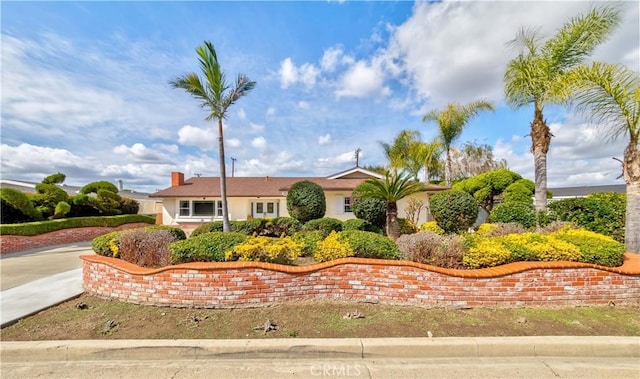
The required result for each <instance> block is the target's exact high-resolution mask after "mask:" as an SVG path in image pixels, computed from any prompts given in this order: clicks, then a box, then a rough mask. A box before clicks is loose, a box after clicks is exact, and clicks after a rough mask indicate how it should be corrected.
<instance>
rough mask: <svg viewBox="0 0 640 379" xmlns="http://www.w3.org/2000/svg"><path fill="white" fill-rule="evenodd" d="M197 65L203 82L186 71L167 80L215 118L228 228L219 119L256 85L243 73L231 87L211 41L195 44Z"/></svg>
mask: <svg viewBox="0 0 640 379" xmlns="http://www.w3.org/2000/svg"><path fill="white" fill-rule="evenodd" d="M196 53H197V54H198V61H199V62H200V69H201V70H202V74H203V75H204V77H205V80H204V82H203V81H202V80H201V79H200V77H199V76H198V75H197V74H195V73H189V74H186V75H183V76H180V77H178V78H177V79H175V80H173V81H170V82H169V84H171V85H172V86H173V88H182V89H183V90H185V91H186V92H187V93H189V94H190V95H191V96H193V97H194V98H196V99H197V100H199V101H200V102H201V104H200V105H201V107H202V108H208V110H209V112H210V113H209V115H208V116H207V117H206V118H205V119H206V120H207V121H209V120H211V119H217V120H218V151H219V157H220V158H219V159H220V195H221V197H222V225H223V227H222V230H223V231H225V232H228V231H231V223H230V222H229V210H228V205H227V176H226V170H225V158H224V139H223V135H222V120H223V119H224V118H226V115H227V109H228V108H229V107H230V106H231V105H232V104H233V103H235V102H236V100H238V99H239V98H241V97H242V96H244V95H246V94H248V93H249V92H250V91H251V90H252V89H253V88H254V87H255V85H256V82H254V81H251V80H249V78H248V77H247V76H245V75H242V74H240V75H238V77H237V78H236V82H235V85H234V86H233V87H230V86H229V84H228V83H227V80H226V77H225V74H224V72H223V71H222V69H221V68H220V63H219V62H218V57H217V54H216V50H215V49H214V48H213V44H211V42H209V41H205V42H204V44H203V45H200V46H198V47H197V48H196Z"/></svg>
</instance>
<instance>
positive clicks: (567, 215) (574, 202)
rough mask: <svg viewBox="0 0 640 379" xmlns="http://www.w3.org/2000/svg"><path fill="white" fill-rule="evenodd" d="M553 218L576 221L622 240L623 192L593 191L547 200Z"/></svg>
mask: <svg viewBox="0 0 640 379" xmlns="http://www.w3.org/2000/svg"><path fill="white" fill-rule="evenodd" d="M548 208H549V217H550V218H551V219H552V220H558V221H568V222H572V223H574V224H575V225H577V226H579V227H582V228H585V229H587V230H590V231H592V232H596V233H599V234H604V235H605V236H609V237H612V238H613V239H615V240H616V241H618V242H624V228H625V215H626V195H624V194H617V193H596V194H592V195H589V196H587V197H586V198H574V199H562V200H558V201H553V202H551V203H549V207H548Z"/></svg>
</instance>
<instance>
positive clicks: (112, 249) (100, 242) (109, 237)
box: [91, 231, 120, 258]
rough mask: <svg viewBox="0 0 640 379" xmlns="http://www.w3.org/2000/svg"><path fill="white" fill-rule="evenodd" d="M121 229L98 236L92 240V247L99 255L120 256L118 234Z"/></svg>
mask: <svg viewBox="0 0 640 379" xmlns="http://www.w3.org/2000/svg"><path fill="white" fill-rule="evenodd" d="M119 235H120V231H115V232H110V233H106V234H103V235H101V236H97V237H96V238H94V239H93V240H91V249H92V250H93V251H94V252H95V253H96V254H98V255H102V256H103V257H113V258H116V257H117V256H118V236H119Z"/></svg>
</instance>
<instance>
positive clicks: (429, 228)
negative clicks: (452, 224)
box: [420, 221, 445, 236]
mask: <svg viewBox="0 0 640 379" xmlns="http://www.w3.org/2000/svg"><path fill="white" fill-rule="evenodd" d="M420 230H421V231H423V232H431V233H435V234H439V235H441V236H442V235H444V234H445V233H444V229H442V228H441V227H440V226H439V225H438V223H437V222H435V221H427V222H425V223H423V224H422V225H420Z"/></svg>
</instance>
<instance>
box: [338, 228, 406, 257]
mask: <svg viewBox="0 0 640 379" xmlns="http://www.w3.org/2000/svg"><path fill="white" fill-rule="evenodd" d="M339 237H340V240H341V241H345V242H347V243H348V244H349V246H350V247H351V249H353V252H354V254H355V256H356V257H359V258H376V259H400V258H401V257H402V254H401V253H400V250H399V249H398V246H396V244H395V243H394V242H393V241H392V240H390V239H389V238H387V237H385V236H383V235H380V234H376V233H371V232H365V231H362V230H346V231H343V232H342V233H340V235H339Z"/></svg>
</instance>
